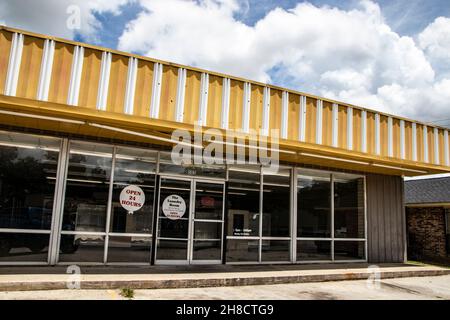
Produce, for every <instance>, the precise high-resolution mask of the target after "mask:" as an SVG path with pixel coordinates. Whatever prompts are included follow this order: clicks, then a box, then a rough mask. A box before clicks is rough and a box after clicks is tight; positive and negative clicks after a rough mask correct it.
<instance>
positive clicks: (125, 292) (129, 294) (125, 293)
mask: <svg viewBox="0 0 450 320" xmlns="http://www.w3.org/2000/svg"><path fill="white" fill-rule="evenodd" d="M120 295H121V296H122V297H124V298H127V299H133V298H134V290H133V289H131V288H123V289H122V290H120Z"/></svg>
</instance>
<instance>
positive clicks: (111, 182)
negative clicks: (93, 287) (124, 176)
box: [103, 147, 117, 263]
mask: <svg viewBox="0 0 450 320" xmlns="http://www.w3.org/2000/svg"><path fill="white" fill-rule="evenodd" d="M116 153H117V147H114V148H113V154H112V162H111V174H110V176H109V190H108V205H107V207H106V208H107V209H106V230H105V231H106V235H105V250H104V252H103V253H104V254H103V263H106V262H107V258H108V243H109V225H110V221H111V211H112V210H111V209H112V208H111V206H112V194H113V189H114V170H115V166H116Z"/></svg>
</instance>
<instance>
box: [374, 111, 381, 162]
mask: <svg viewBox="0 0 450 320" xmlns="http://www.w3.org/2000/svg"><path fill="white" fill-rule="evenodd" d="M380 139H381V137H380V114H378V113H375V154H377V155H379V154H380V153H381V143H380Z"/></svg>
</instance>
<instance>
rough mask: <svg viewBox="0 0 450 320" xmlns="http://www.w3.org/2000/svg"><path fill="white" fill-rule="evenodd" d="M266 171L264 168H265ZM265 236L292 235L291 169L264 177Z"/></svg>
mask: <svg viewBox="0 0 450 320" xmlns="http://www.w3.org/2000/svg"><path fill="white" fill-rule="evenodd" d="M263 173H264V170H263ZM263 179H264V180H263V190H264V191H263V221H262V235H263V237H289V236H290V223H289V222H290V203H291V194H290V190H291V188H290V184H291V181H290V169H279V171H278V173H277V174H270V175H269V174H264V177H263Z"/></svg>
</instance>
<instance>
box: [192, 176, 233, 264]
mask: <svg viewBox="0 0 450 320" xmlns="http://www.w3.org/2000/svg"><path fill="white" fill-rule="evenodd" d="M224 186H225V184H224V183H223V182H222V183H217V182H207V181H199V180H196V181H194V193H195V194H194V203H193V214H192V220H193V221H192V225H193V227H192V228H191V230H192V236H191V239H192V240H191V257H190V260H191V263H192V264H194V263H198V264H207V263H221V262H222V235H223V212H224V201H223V200H224Z"/></svg>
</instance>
